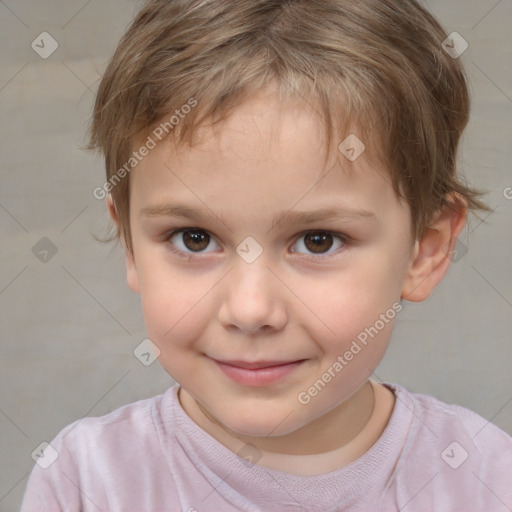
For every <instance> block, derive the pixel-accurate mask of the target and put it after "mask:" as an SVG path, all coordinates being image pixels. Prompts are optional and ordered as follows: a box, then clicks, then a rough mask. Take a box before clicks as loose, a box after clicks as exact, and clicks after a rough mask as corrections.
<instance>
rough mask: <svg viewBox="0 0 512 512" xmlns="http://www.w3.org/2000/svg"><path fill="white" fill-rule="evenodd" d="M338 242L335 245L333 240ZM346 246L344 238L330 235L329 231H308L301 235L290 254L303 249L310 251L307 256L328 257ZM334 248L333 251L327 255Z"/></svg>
mask: <svg viewBox="0 0 512 512" xmlns="http://www.w3.org/2000/svg"><path fill="white" fill-rule="evenodd" d="M336 239H337V240H338V242H337V243H336V242H335V240H336ZM345 245H347V240H346V237H345V236H343V235H340V234H336V233H331V232H330V231H310V232H308V233H305V234H303V235H301V237H300V238H299V240H298V241H297V243H296V244H295V245H294V247H296V246H298V247H299V249H293V248H292V252H301V251H302V249H303V248H305V249H306V250H307V251H311V252H310V253H309V254H313V255H320V256H319V257H320V258H321V257H327V258H328V257H330V256H334V255H335V254H336V250H337V249H340V248H341V247H344V246H345ZM333 247H334V251H332V252H331V253H328V252H327V251H329V250H330V249H332V248H333Z"/></svg>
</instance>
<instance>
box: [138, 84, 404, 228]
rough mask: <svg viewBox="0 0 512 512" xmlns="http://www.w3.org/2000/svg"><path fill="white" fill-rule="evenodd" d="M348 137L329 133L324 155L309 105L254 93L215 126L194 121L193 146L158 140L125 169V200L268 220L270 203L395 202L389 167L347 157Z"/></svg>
mask: <svg viewBox="0 0 512 512" xmlns="http://www.w3.org/2000/svg"><path fill="white" fill-rule="evenodd" d="M354 135H355V134H354ZM354 140H355V141H357V139H351V140H350V141H349V143H348V147H347V144H344V145H342V150H343V152H342V151H340V150H339V149H338V146H339V144H341V143H342V142H343V141H342V140H338V139H335V141H334V144H333V147H332V148H331V151H330V153H329V158H328V160H327V162H326V161H325V158H324V157H325V149H326V148H325V139H324V127H323V125H322V121H321V116H319V114H318V113H317V111H316V110H315V109H314V107H312V106H311V105H310V104H308V103H306V102H304V101H302V102H300V101H298V100H296V99H290V100H288V101H286V102H281V101H279V100H278V98H277V97H276V96H273V95H271V94H268V93H267V94H262V95H259V96H255V97H252V98H251V99H250V100H248V101H246V102H245V103H243V104H242V105H240V106H239V107H237V108H236V109H235V110H234V111H233V112H232V114H231V115H230V116H229V117H228V118H227V119H226V120H225V121H223V122H221V123H219V124H218V125H216V126H215V127H212V126H206V125H205V126H203V127H201V128H200V129H199V130H198V131H197V133H196V143H195V144H194V145H193V146H192V147H189V146H188V145H181V146H177V145H175V144H173V143H170V142H169V141H166V142H165V143H164V142H162V143H160V144H158V145H157V147H156V148H155V149H153V150H152V151H151V152H150V153H149V155H148V156H147V157H145V158H144V160H143V161H142V162H141V163H140V164H139V165H138V166H137V168H136V169H134V171H132V176H131V178H130V180H131V191H132V204H133V205H134V207H139V208H147V207H148V206H155V205H158V204H160V205H161V204H165V203H170V202H172V201H178V200H179V202H180V203H182V204H183V203H184V202H188V204H193V205H197V206H202V207H203V208H204V207H205V206H208V207H210V208H212V209H216V210H222V211H225V212H226V213H227V214H230V213H231V214H233V215H235V214H236V215H238V216H239V217H240V216H242V217H243V216H244V215H247V216H254V215H261V216H262V217H264V216H265V214H268V215H270V216H271V217H272V218H273V219H274V220H275V213H276V211H278V210H279V211H282V210H286V209H294V208H296V207H297V206H298V205H300V207H301V208H300V209H319V208H320V207H325V206H326V205H329V206H334V205H339V206H340V207H346V208H351V209H359V210H366V211H371V212H374V213H375V214H376V215H378V214H379V213H382V212H384V211H386V210H389V208H390V207H391V206H395V207H399V206H400V205H398V203H397V199H396V197H395V195H394V192H393V190H392V187H391V178H390V177H389V173H388V171H387V170H386V169H384V168H383V167H382V166H380V165H379V164H378V163H376V162H375V161H373V160H372V159H371V158H370V155H368V152H366V151H363V152H362V154H361V155H360V156H359V158H357V159H356V160H354V161H352V160H351V159H349V158H347V155H348V156H351V155H352V154H353V153H350V152H348V153H347V151H346V150H347V149H352V148H351V147H350V146H351V145H352V146H354V144H353V142H354ZM350 142H352V144H350ZM361 142H363V141H361ZM356 144H357V142H356ZM354 148H355V150H356V151H357V152H359V151H361V150H362V146H359V147H358V146H355V147H354ZM201 203H202V204H201ZM395 203H397V204H395Z"/></svg>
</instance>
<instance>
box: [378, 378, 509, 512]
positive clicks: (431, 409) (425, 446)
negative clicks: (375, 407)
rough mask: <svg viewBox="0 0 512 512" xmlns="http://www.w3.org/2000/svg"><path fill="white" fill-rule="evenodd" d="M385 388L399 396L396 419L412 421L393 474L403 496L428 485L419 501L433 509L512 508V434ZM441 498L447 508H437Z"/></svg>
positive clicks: (468, 413)
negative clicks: (423, 500)
mask: <svg viewBox="0 0 512 512" xmlns="http://www.w3.org/2000/svg"><path fill="white" fill-rule="evenodd" d="M387 386H388V387H390V388H391V389H392V390H393V391H394V392H395V396H396V405H395V408H396V410H397V414H398V416H399V417H400V418H404V420H407V421H408V429H407V436H406V438H405V440H404V444H403V447H402V450H401V454H400V456H399V459H398V462H397V466H396V472H395V477H396V478H397V480H398V481H399V488H400V489H401V492H402V495H403V496H404V497H407V496H409V497H410V496H412V495H414V493H415V492H417V490H418V489H419V488H421V487H422V486H423V485H424V486H425V490H424V491H422V493H421V496H422V498H424V499H426V500H430V501H428V502H426V503H428V504H429V506H430V505H432V506H433V507H434V509H436V506H437V509H439V510H445V508H446V507H447V508H446V509H447V510H454V509H457V507H458V508H459V509H461V507H462V509H464V510H474V509H475V507H476V509H477V510H484V509H485V507H491V508H488V509H489V510H490V509H492V507H494V510H502V509H503V510H505V508H506V507H507V506H508V507H510V506H512V486H511V485H510V483H511V480H510V478H511V477H510V475H512V437H511V436H510V435H508V434H507V433H506V432H504V431H503V430H501V429H500V428H499V427H497V426H496V425H494V424H493V423H492V422H491V421H490V420H487V419H485V418H483V417H482V416H480V415H479V414H477V413H476V412H474V411H472V410H470V409H468V408H466V407H463V406H460V405H455V404H448V403H445V402H443V401H441V400H439V399H437V398H435V397H433V396H428V395H425V394H419V393H411V392H409V391H407V390H406V389H405V388H403V387H402V386H400V385H398V384H387ZM415 489H416V491H415ZM440 497H442V498H443V499H444V503H445V505H443V506H441V505H439V506H438V505H436V503H437V500H438V499H440ZM476 504H480V505H476ZM504 504H506V505H505V508H500V507H503V505H504ZM448 505H450V506H452V508H451V509H450V508H449V506H448ZM443 507H445V508H443Z"/></svg>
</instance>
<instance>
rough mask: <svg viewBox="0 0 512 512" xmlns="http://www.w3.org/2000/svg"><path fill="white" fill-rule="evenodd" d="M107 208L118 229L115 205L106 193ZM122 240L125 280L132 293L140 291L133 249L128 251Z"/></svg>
mask: <svg viewBox="0 0 512 512" xmlns="http://www.w3.org/2000/svg"><path fill="white" fill-rule="evenodd" d="M106 203H107V210H108V213H109V215H110V218H111V219H112V221H113V222H114V223H115V225H116V228H117V229H118V230H119V218H118V215H117V209H116V205H115V203H114V200H113V199H112V196H111V194H107V198H106ZM121 241H122V245H123V248H124V253H125V265H126V282H127V283H128V287H129V288H130V290H132V292H134V293H140V288H139V275H138V273H137V266H136V265H135V257H134V254H133V251H130V250H129V249H128V247H127V246H126V242H125V241H124V240H121Z"/></svg>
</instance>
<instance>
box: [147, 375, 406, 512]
mask: <svg viewBox="0 0 512 512" xmlns="http://www.w3.org/2000/svg"><path fill="white" fill-rule="evenodd" d="M382 384H383V385H384V386H385V387H387V388H388V389H390V390H391V391H392V392H393V394H394V395H395V407H394V409H393V412H392V413H391V417H390V418H389V421H388V424H387V425H386V427H385V429H384V431H383V432H382V434H381V435H380V437H379V438H378V439H377V441H376V442H375V443H374V445H373V446H372V447H371V448H370V449H369V450H368V451H367V452H366V453H364V454H363V455H362V456H360V457H359V458H357V459H356V460H354V461H353V462H351V463H350V464H348V465H346V466H344V467H341V468H338V469H335V470H333V471H329V472H326V473H322V474H318V475H311V476H300V475H293V474H290V473H285V472H282V471H278V470H275V469H269V468H266V467H264V466H260V465H258V464H251V463H250V462H247V461H246V460H245V459H244V458H242V457H241V456H239V455H237V453H235V452H233V451H231V450H230V449H229V448H227V447H225V446H224V445H223V444H222V443H220V442H219V441H217V440H216V439H215V438H214V437H212V436H210V434H208V433H207V432H206V431H204V430H203V429H202V428H201V427H200V426H199V425H197V424H196V423H195V422H194V421H193V420H192V419H191V418H190V417H189V416H188V415H187V413H186V412H185V410H184V409H183V408H182V407H181V404H180V402H179V400H178V396H177V393H178V389H179V387H180V385H179V384H175V385H174V386H172V387H171V388H170V389H169V390H168V391H167V393H166V394H165V397H164V401H163V403H162V407H161V409H160V410H159V411H156V414H155V415H154V418H155V420H156V421H155V425H156V428H157V431H158V436H159V441H160V444H161V447H162V450H163V453H164V454H166V455H165V458H166V460H167V462H168V464H169V468H170V470H171V472H173V473H174V472H175V471H176V468H175V467H174V466H173V463H172V459H173V456H174V452H175V450H176V449H178V450H180V451H181V452H182V453H183V454H184V455H185V457H186V458H187V459H188V460H189V461H190V462H191V463H192V464H193V466H194V467H195V470H196V471H198V472H199V473H201V474H202V476H203V477H204V478H205V479H206V480H207V481H208V482H209V483H210V485H211V486H212V488H214V489H215V490H216V492H218V493H220V494H221V495H222V496H224V498H225V499H226V500H228V501H230V502H232V503H234V504H235V506H238V507H241V508H242V509H243V504H244V503H245V504H246V503H247V500H249V501H252V502H254V503H258V505H259V506H265V505H266V506H267V507H268V508H269V509H272V507H273V506H275V503H276V502H277V500H279V499H282V500H288V502H289V501H290V499H291V497H293V496H297V497H299V498H300V505H301V506H302V507H306V508H307V507H308V506H309V507H313V508H316V509H323V510H326V511H327V510H329V509H330V508H331V507H332V506H334V504H336V506H338V507H339V506H340V505H345V506H347V505H350V503H355V502H356V501H357V500H358V499H361V497H364V499H372V498H375V496H374V495H372V490H373V491H374V492H377V493H378V492H379V489H380V490H382V489H383V488H384V487H385V485H386V482H388V481H389V479H390V478H391V476H392V474H393V472H394V470H395V466H396V462H397V459H398V457H399V454H400V453H401V449H402V447H403V445H404V443H405V441H406V438H407V433H408V431H409V429H410V427H411V423H412V421H413V419H414V401H413V398H412V396H411V394H410V393H408V392H407V390H405V389H404V388H402V387H401V386H400V385H398V384H388V383H382ZM361 475H372V478H371V479H367V478H361ZM247 482H251V485H250V486H248V484H247ZM327 488H328V489H329V492H326V489H327ZM290 493H291V494H290Z"/></svg>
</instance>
